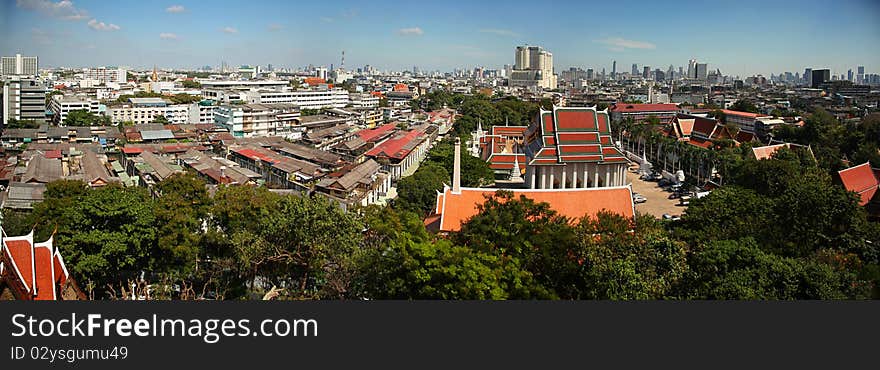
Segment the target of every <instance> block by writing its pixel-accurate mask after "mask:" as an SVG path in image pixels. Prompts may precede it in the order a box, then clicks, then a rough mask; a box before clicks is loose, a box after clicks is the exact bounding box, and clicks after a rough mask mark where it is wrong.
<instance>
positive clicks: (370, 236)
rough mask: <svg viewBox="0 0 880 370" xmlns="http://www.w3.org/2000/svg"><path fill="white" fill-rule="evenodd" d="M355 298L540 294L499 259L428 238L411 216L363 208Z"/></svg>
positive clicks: (525, 274)
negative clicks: (361, 249) (364, 227)
mask: <svg viewBox="0 0 880 370" xmlns="http://www.w3.org/2000/svg"><path fill="white" fill-rule="evenodd" d="M365 219H366V223H367V225H368V232H367V237H366V240H367V243H366V246H365V247H364V253H363V254H362V255H361V257H360V258H359V260H358V266H359V268H358V270H359V272H360V273H359V276H358V278H357V279H356V284H355V286H356V289H357V292H358V295H359V296H363V297H367V298H372V299H507V298H527V297H533V296H546V294H547V293H546V292H544V291H543V290H541V288H540V287H537V286H535V285H534V283H533V281H532V279H531V274H529V273H528V272H525V271H522V270H520V269H519V268H518V266H517V265H515V264H513V263H511V262H510V261H509V260H508V259H506V258H505V257H504V256H498V255H494V254H490V253H483V252H479V251H476V250H473V249H471V248H467V247H462V246H456V245H454V244H453V243H452V242H450V241H449V240H445V239H439V240H433V241H432V240H430V238H429V236H428V235H427V233H426V232H425V228H424V226H423V225H422V223H421V220H420V219H419V218H417V217H416V216H415V215H414V214H412V213H397V212H395V211H394V210H383V209H380V208H375V207H373V208H371V209H367V210H366V216H365Z"/></svg>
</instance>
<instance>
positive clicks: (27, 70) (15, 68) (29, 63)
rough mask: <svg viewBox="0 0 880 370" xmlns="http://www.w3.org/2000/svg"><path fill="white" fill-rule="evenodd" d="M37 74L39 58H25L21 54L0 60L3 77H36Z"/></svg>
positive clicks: (0, 70) (0, 72) (0, 71)
mask: <svg viewBox="0 0 880 370" xmlns="http://www.w3.org/2000/svg"><path fill="white" fill-rule="evenodd" d="M37 72H38V63H37V57H23V56H21V54H15V56H14V57H3V58H2V59H0V74H2V75H3V76H15V75H19V76H36V75H37Z"/></svg>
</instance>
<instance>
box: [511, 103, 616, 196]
mask: <svg viewBox="0 0 880 370" xmlns="http://www.w3.org/2000/svg"><path fill="white" fill-rule="evenodd" d="M536 118H537V119H536V120H535V121H533V122H532V124H531V125H530V126H529V127H528V129H526V131H525V134H524V138H523V153H524V154H525V165H526V171H525V176H523V177H524V179H525V184H526V187H528V188H530V189H586V188H602V187H619V186H625V185H626V184H627V181H626V171H627V160H626V157H624V155H623V154H622V153H621V152H620V150H618V149H617V147H615V146H614V144H613V142H612V139H611V123H610V119H609V117H608V111H607V110H603V111H597V110H596V109H595V107H555V106H554V107H553V109H552V110H551V111H545V110H543V109H541V110H540V111H539V113H538V115H537V117H536Z"/></svg>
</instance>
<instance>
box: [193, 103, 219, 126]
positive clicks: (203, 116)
mask: <svg viewBox="0 0 880 370" xmlns="http://www.w3.org/2000/svg"><path fill="white" fill-rule="evenodd" d="M215 109H217V106H216V105H214V102H213V101H209V100H203V101H201V102H198V103H193V104H190V106H189V123H214V110H215Z"/></svg>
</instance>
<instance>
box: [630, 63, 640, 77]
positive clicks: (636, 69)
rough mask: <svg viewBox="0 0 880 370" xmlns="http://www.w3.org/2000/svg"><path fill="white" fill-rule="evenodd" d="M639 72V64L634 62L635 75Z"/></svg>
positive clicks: (633, 70) (633, 72)
mask: <svg viewBox="0 0 880 370" xmlns="http://www.w3.org/2000/svg"><path fill="white" fill-rule="evenodd" d="M637 74H639V65H638V64H635V63H633V69H632V75H633V76H635V75H637Z"/></svg>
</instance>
